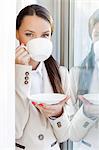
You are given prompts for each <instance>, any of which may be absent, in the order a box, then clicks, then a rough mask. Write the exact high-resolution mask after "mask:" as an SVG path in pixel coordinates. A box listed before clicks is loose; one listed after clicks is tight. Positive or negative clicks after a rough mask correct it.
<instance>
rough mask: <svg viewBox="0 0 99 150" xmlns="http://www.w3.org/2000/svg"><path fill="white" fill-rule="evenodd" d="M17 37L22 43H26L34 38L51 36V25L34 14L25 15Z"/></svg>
mask: <svg viewBox="0 0 99 150" xmlns="http://www.w3.org/2000/svg"><path fill="white" fill-rule="evenodd" d="M16 37H17V39H18V40H19V42H20V44H21V43H23V44H25V45H26V43H27V42H28V41H29V40H31V39H33V38H39V37H42V38H48V39H50V38H51V26H50V23H49V22H48V21H46V20H45V19H43V18H41V17H38V16H36V15H34V16H25V17H24V18H23V20H22V23H21V26H20V27H19V29H18V30H17V31H16Z"/></svg>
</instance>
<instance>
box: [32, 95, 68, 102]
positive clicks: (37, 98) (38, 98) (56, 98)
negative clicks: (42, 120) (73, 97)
mask: <svg viewBox="0 0 99 150" xmlns="http://www.w3.org/2000/svg"><path fill="white" fill-rule="evenodd" d="M65 98H66V95H65V94H59V93H41V94H33V95H31V96H30V97H29V99H30V100H31V101H34V102H37V103H46V104H56V103H59V102H60V101H62V100H63V99H65Z"/></svg>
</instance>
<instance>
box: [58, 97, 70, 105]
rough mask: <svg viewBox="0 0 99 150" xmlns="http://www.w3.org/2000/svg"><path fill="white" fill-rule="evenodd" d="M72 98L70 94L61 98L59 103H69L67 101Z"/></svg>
mask: <svg viewBox="0 0 99 150" xmlns="http://www.w3.org/2000/svg"><path fill="white" fill-rule="evenodd" d="M69 99H70V96H66V98H64V99H63V100H61V101H60V102H59V103H60V104H62V105H64V104H65V103H67V101H68V100H69Z"/></svg>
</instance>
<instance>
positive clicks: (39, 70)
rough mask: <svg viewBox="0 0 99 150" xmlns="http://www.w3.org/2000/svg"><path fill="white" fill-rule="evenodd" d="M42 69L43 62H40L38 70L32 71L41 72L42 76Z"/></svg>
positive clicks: (33, 71)
mask: <svg viewBox="0 0 99 150" xmlns="http://www.w3.org/2000/svg"><path fill="white" fill-rule="evenodd" d="M42 69H43V62H40V64H39V65H38V67H37V68H36V70H32V73H39V74H40V76H41V77H42Z"/></svg>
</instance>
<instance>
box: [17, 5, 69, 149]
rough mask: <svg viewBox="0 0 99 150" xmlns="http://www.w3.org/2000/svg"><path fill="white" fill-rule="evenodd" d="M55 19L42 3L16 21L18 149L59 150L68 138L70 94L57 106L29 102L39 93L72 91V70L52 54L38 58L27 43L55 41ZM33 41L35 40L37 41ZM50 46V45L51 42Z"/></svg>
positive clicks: (40, 47) (38, 43)
mask: <svg viewBox="0 0 99 150" xmlns="http://www.w3.org/2000/svg"><path fill="white" fill-rule="evenodd" d="M52 33H53V19H52V17H51V16H50V14H49V12H48V10H46V9H45V8H44V7H42V6H39V5H30V6H27V7H25V8H23V9H22V10H21V11H20V13H19V14H18V16H17V20H16V37H17V40H19V43H20V46H19V47H18V48H17V49H16V149H17V150H19V149H26V150H33V149H34V150H41V149H42V150H59V149H60V148H59V143H60V142H63V141H65V140H67V139H68V137H69V130H68V129H69V126H70V122H69V119H68V114H67V110H68V109H69V105H67V104H66V102H67V100H68V99H69V96H67V97H66V98H65V99H64V100H62V101H61V102H59V103H58V104H54V105H47V104H45V103H44V104H37V103H35V102H31V101H29V98H28V95H32V94H35V93H65V94H68V89H69V83H68V82H69V81H68V71H67V69H66V68H64V67H59V65H58V64H57V62H56V61H55V59H54V58H53V57H52V55H49V58H48V59H47V60H45V61H44V62H39V61H36V60H34V59H33V58H32V57H31V55H30V54H29V52H28V48H27V49H26V48H25V47H26V46H27V43H29V42H30V41H32V40H33V39H34V40H36V44H37V45H36V46H39V49H43V47H44V44H43V45H42V42H39V40H40V41H41V40H42V38H44V39H46V43H45V45H46V44H48V41H49V40H50V42H51V35H52ZM34 40H33V41H34ZM47 47H48V48H49V45H47Z"/></svg>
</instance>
